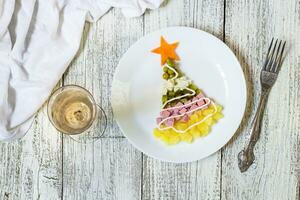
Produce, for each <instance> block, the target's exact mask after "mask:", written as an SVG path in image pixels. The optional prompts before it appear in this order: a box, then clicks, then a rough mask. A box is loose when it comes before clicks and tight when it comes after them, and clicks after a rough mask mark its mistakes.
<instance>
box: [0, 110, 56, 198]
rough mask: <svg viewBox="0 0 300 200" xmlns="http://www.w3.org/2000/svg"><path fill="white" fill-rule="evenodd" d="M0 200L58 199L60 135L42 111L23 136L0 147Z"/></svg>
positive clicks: (44, 111)
mask: <svg viewBox="0 0 300 200" xmlns="http://www.w3.org/2000/svg"><path fill="white" fill-rule="evenodd" d="M0 158H1V162H0V177H1V178H0V199H5V200H10V199H49V200H52V199H53V200H56V199H60V198H61V190H62V173H61V172H62V168H61V135H60V134H59V133H58V132H56V131H55V129H54V128H53V127H52V126H51V125H50V122H49V121H48V119H47V112H46V108H45V107H43V108H42V109H41V110H40V112H39V114H38V115H37V116H36V118H35V120H34V122H33V125H32V127H31V129H30V131H29V132H28V133H27V135H26V136H25V137H24V138H22V139H20V140H18V141H15V142H12V143H1V144H0Z"/></svg>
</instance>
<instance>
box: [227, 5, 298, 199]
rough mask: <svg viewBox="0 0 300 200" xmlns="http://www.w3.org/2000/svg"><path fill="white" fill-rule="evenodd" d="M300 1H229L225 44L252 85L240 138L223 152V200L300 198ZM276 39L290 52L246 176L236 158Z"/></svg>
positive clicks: (238, 136) (270, 98)
mask: <svg viewBox="0 0 300 200" xmlns="http://www.w3.org/2000/svg"><path fill="white" fill-rule="evenodd" d="M299 3H300V2H299V1H298V0H291V1H277V0H269V1H259V0H256V1H237V0H227V1H226V25H225V35H226V43H227V44H228V45H229V46H230V47H231V48H232V49H234V51H235V53H236V55H237V56H238V58H239V60H240V62H241V64H242V67H243V69H244V71H245V74H246V77H247V79H248V80H247V82H248V108H247V111H246V116H245V120H244V122H243V123H242V126H241V128H240V130H239V132H238V134H237V135H236V137H235V139H233V140H232V142H231V143H229V144H228V145H227V147H226V148H224V152H223V164H222V166H223V168H222V199H241V200H242V199H256V200H259V199H262V200H265V199H272V200H273V199H278V200H279V199H299V181H300V177H299V169H300V168H299V167H300V166H299V162H300V160H299V145H300V140H299V132H300V126H299V117H300V103H299V97H300V96H299V95H300V93H299V88H300V81H299V75H300V68H299V65H300V63H299V61H300V60H299V53H300V46H299V45H300V42H299V34H300V28H299V23H300V21H299V20H300V18H299ZM272 37H277V38H281V39H284V40H287V44H288V52H287V55H286V59H285V62H284V64H283V66H282V70H281V72H280V75H279V78H278V80H277V83H276V84H275V86H274V87H273V89H272V91H271V94H270V97H269V101H268V104H267V108H266V112H265V114H264V120H263V126H262V132H261V137H260V140H259V141H258V143H257V145H256V148H255V155H256V160H255V163H254V165H253V166H252V167H251V168H250V169H249V170H248V171H247V172H246V173H243V174H241V173H240V172H239V169H238V166H237V154H238V152H239V151H240V150H241V149H242V148H243V146H244V144H245V143H246V141H247V139H248V133H249V128H250V126H249V123H247V120H249V118H251V119H252V117H253V115H254V109H256V107H257V102H258V97H259V91H260V84H259V74H260V70H261V66H262V64H263V60H264V57H265V54H266V51H267V48H268V45H269V42H270V41H271V38H272Z"/></svg>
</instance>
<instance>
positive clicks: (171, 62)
mask: <svg viewBox="0 0 300 200" xmlns="http://www.w3.org/2000/svg"><path fill="white" fill-rule="evenodd" d="M167 64H168V65H169V66H170V67H175V63H174V61H173V60H172V59H170V58H168V59H167Z"/></svg>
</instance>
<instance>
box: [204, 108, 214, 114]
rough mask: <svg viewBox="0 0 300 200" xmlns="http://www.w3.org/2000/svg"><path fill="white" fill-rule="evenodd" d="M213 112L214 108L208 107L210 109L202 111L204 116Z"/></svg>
mask: <svg viewBox="0 0 300 200" xmlns="http://www.w3.org/2000/svg"><path fill="white" fill-rule="evenodd" d="M213 112H214V110H213V109H210V108H208V109H205V110H203V111H202V114H203V115H204V116H207V115H210V114H212V113H213Z"/></svg>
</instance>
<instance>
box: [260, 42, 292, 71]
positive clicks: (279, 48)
mask: <svg viewBox="0 0 300 200" xmlns="http://www.w3.org/2000/svg"><path fill="white" fill-rule="evenodd" d="M273 42H274V38H272V41H271V44H270V46H269V49H268V53H267V57H266V61H265V64H264V67H263V70H265V71H269V72H273V73H278V71H279V68H280V65H281V63H282V57H283V52H284V47H285V43H286V42H285V41H282V40H280V41H279V43H278V39H276V41H275V44H274V45H273Z"/></svg>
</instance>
